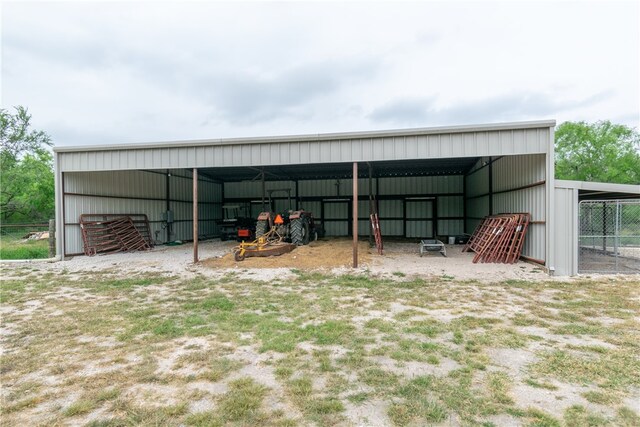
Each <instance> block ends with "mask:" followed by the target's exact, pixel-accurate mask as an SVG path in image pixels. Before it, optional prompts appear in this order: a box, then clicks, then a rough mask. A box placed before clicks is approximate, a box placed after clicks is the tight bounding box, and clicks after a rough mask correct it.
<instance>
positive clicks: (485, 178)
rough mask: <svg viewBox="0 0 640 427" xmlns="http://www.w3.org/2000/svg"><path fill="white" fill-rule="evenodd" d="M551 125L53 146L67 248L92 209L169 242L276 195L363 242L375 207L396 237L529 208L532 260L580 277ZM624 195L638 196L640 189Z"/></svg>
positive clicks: (207, 233)
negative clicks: (139, 222) (144, 224)
mask: <svg viewBox="0 0 640 427" xmlns="http://www.w3.org/2000/svg"><path fill="white" fill-rule="evenodd" d="M554 128H555V121H552V120H546V121H530V122H517V123H501V124H485V125H473V126H451V127H434V128H419V129H402V130H388V131H374V132H346V133H332V134H317V135H296V136H280V137H277V136H276V137H264V138H228V139H209V140H196V141H171V142H154V143H141V144H120V145H102V146H98V145H85V146H78V147H56V148H55V149H54V153H55V169H56V176H55V178H56V218H57V230H60V231H59V232H58V239H57V250H58V253H59V254H62V255H63V257H65V256H72V255H78V254H81V253H83V241H82V234H81V230H80V225H79V218H80V215H82V214H103V215H106V214H138V215H140V214H143V215H146V216H147V218H148V220H149V226H150V234H151V236H152V237H153V239H154V240H155V241H157V242H160V243H163V242H169V241H176V240H182V241H190V240H195V241H197V240H198V239H203V238H209V237H216V236H218V234H219V230H218V221H219V220H220V219H222V218H223V215H224V212H223V211H224V209H223V206H225V205H234V206H241V207H242V208H244V212H245V215H247V216H250V217H257V215H258V213H259V212H261V211H263V210H264V209H265V207H266V205H267V204H271V208H272V209H274V210H275V211H281V210H286V209H289V208H291V209H305V210H307V211H311V212H313V214H314V216H315V217H316V219H317V221H318V222H319V223H321V224H322V227H323V229H324V231H325V233H326V236H352V237H354V238H355V239H357V236H358V235H360V236H367V235H368V234H369V232H370V231H369V230H370V226H369V213H370V212H371V211H372V209H374V208H375V210H376V211H377V212H378V214H379V217H380V226H381V229H382V231H383V235H384V236H385V237H389V236H397V237H405V238H415V239H426V238H435V237H440V238H442V239H446V238H448V237H451V236H458V235H462V234H465V233H467V234H470V233H472V232H473V231H474V229H475V228H476V226H477V225H478V223H479V222H480V220H481V219H482V218H483V217H485V216H487V215H491V214H498V213H507V212H528V213H530V214H531V223H530V226H529V230H528V233H527V237H526V240H525V243H524V248H523V258H525V259H527V260H529V261H532V262H536V263H539V264H542V265H544V266H546V267H547V268H548V270H549V272H550V273H554V272H555V273H556V274H575V273H576V272H577V269H576V268H574V267H573V265H571V264H570V262H569V260H570V259H574V258H575V256H574V255H573V254H572V253H571V251H572V250H575V251H577V249H578V246H577V241H576V239H575V238H573V237H572V236H568V237H566V238H563V239H558V238H557V236H558V234H559V230H560V228H559V227H562V228H561V229H562V230H563V231H562V233H564V231H565V230H567V228H566V224H569V223H571V221H575V214H574V210H572V209H574V208H572V207H571V206H572V204H573V205H576V206H577V203H578V200H577V199H575V197H574V195H575V194H574V193H571V194H570V192H569V189H568V188H566V186H565V187H563V185H565V184H559V181H558V182H556V181H555V179H554V172H553V171H554V148H553V144H554ZM565 190H566V191H565ZM577 191H581V189H578V190H577ZM624 193H625V194H631V195H633V194H634V193H635V196H636V197H639V196H638V195H639V194H640V186H627V187H625V191H624ZM269 196H270V197H269ZM558 203H560V204H559V205H558ZM559 216H561V217H559ZM572 245H573V246H572ZM559 251H560V252H561V253H560V254H558V252H559ZM197 257H198V255H197V245H196V244H194V259H196V260H197ZM354 258H355V257H354ZM355 262H356V260H355V259H354V263H355Z"/></svg>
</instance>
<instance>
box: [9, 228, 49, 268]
mask: <svg viewBox="0 0 640 427" xmlns="http://www.w3.org/2000/svg"><path fill="white" fill-rule="evenodd" d="M50 256H51V254H50V242H49V224H47V223H29V224H4V223H2V224H0V259H39V258H49V257H50Z"/></svg>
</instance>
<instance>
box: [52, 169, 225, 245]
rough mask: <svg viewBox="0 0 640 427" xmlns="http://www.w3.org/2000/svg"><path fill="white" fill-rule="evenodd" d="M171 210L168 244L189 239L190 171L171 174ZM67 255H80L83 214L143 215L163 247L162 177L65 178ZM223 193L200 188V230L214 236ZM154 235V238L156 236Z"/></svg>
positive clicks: (207, 185) (202, 184) (206, 185)
mask: <svg viewBox="0 0 640 427" xmlns="http://www.w3.org/2000/svg"><path fill="white" fill-rule="evenodd" d="M169 182H170V191H171V193H170V198H171V199H172V201H171V210H172V211H173V212H174V219H175V220H176V222H175V223H174V225H173V231H174V234H173V235H172V237H171V238H172V239H175V240H189V239H192V238H193V205H192V198H193V197H192V196H193V193H192V191H193V187H192V180H191V171H172V176H171V177H170V179H169ZM64 190H65V193H66V194H65V196H64V202H63V205H64V223H65V224H66V225H65V253H66V254H76V253H82V252H83V246H82V236H81V231H80V227H79V225H78V223H79V221H80V215H81V214H145V215H147V217H148V218H149V221H150V227H151V232H152V235H153V237H154V238H155V237H156V236H157V239H158V240H160V241H162V242H164V241H165V240H166V239H165V238H166V232H165V231H164V228H163V224H162V219H163V218H162V214H163V212H164V211H165V209H166V175H164V174H159V173H153V172H149V171H117V172H91V173H89V172H78V173H68V172H67V173H65V174H64ZM221 196H222V189H221V185H220V184H218V183H213V182H210V181H205V180H200V181H199V182H198V199H199V201H200V202H201V203H200V204H199V205H198V216H199V229H200V232H201V233H202V234H203V235H212V234H215V233H216V231H217V229H216V223H215V220H216V219H220V217H221ZM156 232H158V233H157V234H156Z"/></svg>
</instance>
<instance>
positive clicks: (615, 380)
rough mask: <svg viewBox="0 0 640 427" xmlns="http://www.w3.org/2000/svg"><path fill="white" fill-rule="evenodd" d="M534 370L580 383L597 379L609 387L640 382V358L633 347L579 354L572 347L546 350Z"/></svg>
mask: <svg viewBox="0 0 640 427" xmlns="http://www.w3.org/2000/svg"><path fill="white" fill-rule="evenodd" d="M539 358H540V361H539V362H537V363H536V364H534V365H533V367H532V368H533V371H534V372H536V373H538V374H540V375H548V376H553V377H556V378H559V379H561V380H564V381H569V382H572V383H578V384H591V383H595V384H596V385H598V386H601V387H606V388H623V387H627V386H632V385H638V384H640V359H639V358H638V355H637V354H636V353H635V352H633V351H629V350H615V351H610V352H607V353H605V354H598V355H576V354H572V353H570V352H569V351H563V350H555V351H545V352H542V353H540V354H539Z"/></svg>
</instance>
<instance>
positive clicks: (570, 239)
mask: <svg viewBox="0 0 640 427" xmlns="http://www.w3.org/2000/svg"><path fill="white" fill-rule="evenodd" d="M554 210H555V212H554V215H555V218H554V229H553V244H554V247H555V257H554V258H555V262H554V265H553V267H554V268H555V272H554V274H555V275H557V276H572V275H574V274H577V273H578V265H577V256H578V255H577V253H578V252H577V251H578V236H577V227H578V226H577V223H578V190H577V189H575V188H558V187H556V188H555V209H554Z"/></svg>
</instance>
